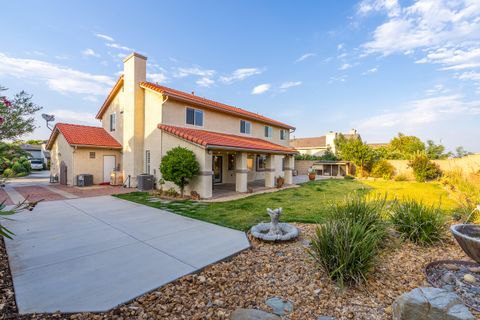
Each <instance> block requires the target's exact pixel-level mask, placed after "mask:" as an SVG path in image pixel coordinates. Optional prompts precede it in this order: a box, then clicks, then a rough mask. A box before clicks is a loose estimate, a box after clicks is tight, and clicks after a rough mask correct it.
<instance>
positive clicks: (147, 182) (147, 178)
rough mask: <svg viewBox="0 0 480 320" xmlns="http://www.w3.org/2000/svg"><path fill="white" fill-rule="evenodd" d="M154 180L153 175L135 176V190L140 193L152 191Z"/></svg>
mask: <svg viewBox="0 0 480 320" xmlns="http://www.w3.org/2000/svg"><path fill="white" fill-rule="evenodd" d="M154 181H155V178H154V177H153V174H147V173H142V174H139V175H138V176H137V189H138V190H140V191H148V190H153V185H154Z"/></svg>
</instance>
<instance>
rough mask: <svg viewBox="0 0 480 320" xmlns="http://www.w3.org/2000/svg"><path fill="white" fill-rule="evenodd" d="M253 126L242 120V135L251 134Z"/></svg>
mask: <svg viewBox="0 0 480 320" xmlns="http://www.w3.org/2000/svg"><path fill="white" fill-rule="evenodd" d="M251 128H252V124H251V123H250V121H245V120H240V133H245V134H250V133H251Z"/></svg>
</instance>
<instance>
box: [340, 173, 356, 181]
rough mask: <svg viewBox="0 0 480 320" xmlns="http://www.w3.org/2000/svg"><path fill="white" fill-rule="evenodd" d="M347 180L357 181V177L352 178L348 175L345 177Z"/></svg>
mask: <svg viewBox="0 0 480 320" xmlns="http://www.w3.org/2000/svg"><path fill="white" fill-rule="evenodd" d="M343 178H344V179H345V180H355V177H354V176H351V175H349V174H347V175H346V176H345V177H343Z"/></svg>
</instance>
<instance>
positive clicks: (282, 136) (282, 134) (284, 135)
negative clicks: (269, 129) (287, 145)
mask: <svg viewBox="0 0 480 320" xmlns="http://www.w3.org/2000/svg"><path fill="white" fill-rule="evenodd" d="M280 140H288V130H285V129H282V130H280Z"/></svg>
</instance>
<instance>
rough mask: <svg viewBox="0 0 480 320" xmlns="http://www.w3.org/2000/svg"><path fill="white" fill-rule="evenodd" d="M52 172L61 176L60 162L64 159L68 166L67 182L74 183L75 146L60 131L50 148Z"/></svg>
mask: <svg viewBox="0 0 480 320" xmlns="http://www.w3.org/2000/svg"><path fill="white" fill-rule="evenodd" d="M50 157H51V158H50V174H51V175H52V176H55V175H56V176H58V177H59V178H60V163H61V162H62V161H63V162H64V163H65V165H66V166H67V184H68V185H72V183H73V171H72V169H73V148H72V147H71V146H70V145H69V144H68V142H67V140H65V137H64V136H63V135H62V134H61V133H59V134H58V136H57V138H56V139H55V142H54V143H53V145H52V149H51V150H50Z"/></svg>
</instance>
